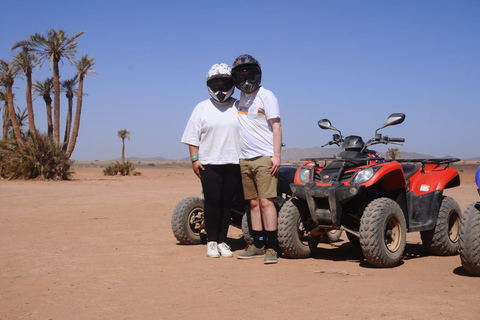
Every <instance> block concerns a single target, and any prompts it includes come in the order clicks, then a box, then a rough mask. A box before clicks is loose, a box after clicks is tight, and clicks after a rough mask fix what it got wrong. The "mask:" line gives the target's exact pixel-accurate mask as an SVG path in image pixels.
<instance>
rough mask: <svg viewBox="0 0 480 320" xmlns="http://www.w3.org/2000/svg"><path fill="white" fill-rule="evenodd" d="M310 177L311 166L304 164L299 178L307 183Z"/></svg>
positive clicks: (299, 172)
mask: <svg viewBox="0 0 480 320" xmlns="http://www.w3.org/2000/svg"><path fill="white" fill-rule="evenodd" d="M308 179H310V168H309V167H308V166H303V167H301V168H300V170H299V171H298V180H299V181H300V182H301V183H302V184H305V183H307V182H308Z"/></svg>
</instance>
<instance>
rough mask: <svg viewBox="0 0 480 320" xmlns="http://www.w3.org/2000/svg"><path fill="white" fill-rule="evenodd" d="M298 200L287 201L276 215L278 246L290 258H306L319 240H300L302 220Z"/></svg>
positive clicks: (317, 238) (316, 238)
mask: <svg viewBox="0 0 480 320" xmlns="http://www.w3.org/2000/svg"><path fill="white" fill-rule="evenodd" d="M299 205H300V204H299V203H298V200H296V199H293V198H291V199H289V200H288V201H287V202H285V204H284V205H283V206H282V209H281V210H280V212H279V214H278V245H279V247H280V249H281V250H282V252H283V254H284V255H285V256H287V257H290V258H297V259H301V258H308V257H310V256H311V254H312V249H313V248H314V247H316V246H317V244H318V242H319V240H320V238H319V237H315V238H307V239H302V234H301V233H302V231H301V229H302V218H301V215H300V210H299V207H298V206H299Z"/></svg>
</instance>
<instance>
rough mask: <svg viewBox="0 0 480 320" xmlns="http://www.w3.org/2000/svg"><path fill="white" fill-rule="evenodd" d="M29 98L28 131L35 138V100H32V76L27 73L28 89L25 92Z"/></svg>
mask: <svg viewBox="0 0 480 320" xmlns="http://www.w3.org/2000/svg"><path fill="white" fill-rule="evenodd" d="M25 96H26V98H27V110H28V129H29V131H30V133H31V134H32V137H35V132H36V131H37V130H36V128H35V116H34V114H33V100H32V74H31V73H27V89H26V92H25Z"/></svg>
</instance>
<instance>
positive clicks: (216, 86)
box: [207, 78, 233, 91]
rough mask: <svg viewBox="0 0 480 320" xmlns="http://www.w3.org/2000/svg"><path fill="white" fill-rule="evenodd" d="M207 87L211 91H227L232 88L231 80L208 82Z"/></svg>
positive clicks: (222, 79) (223, 79) (212, 80)
mask: <svg viewBox="0 0 480 320" xmlns="http://www.w3.org/2000/svg"><path fill="white" fill-rule="evenodd" d="M207 85H208V87H209V88H210V89H211V90H212V91H228V90H230V89H231V88H232V87H233V79H230V78H215V79H211V80H208V82H207Z"/></svg>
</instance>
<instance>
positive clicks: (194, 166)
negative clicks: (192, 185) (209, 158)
mask: <svg viewBox="0 0 480 320" xmlns="http://www.w3.org/2000/svg"><path fill="white" fill-rule="evenodd" d="M192 169H193V172H195V174H196V175H197V177H198V178H199V179H200V178H201V175H200V170H202V171H203V170H205V168H204V167H203V166H202V163H201V162H200V161H198V160H197V161H195V162H194V163H192Z"/></svg>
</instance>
